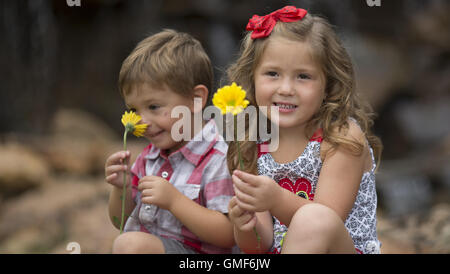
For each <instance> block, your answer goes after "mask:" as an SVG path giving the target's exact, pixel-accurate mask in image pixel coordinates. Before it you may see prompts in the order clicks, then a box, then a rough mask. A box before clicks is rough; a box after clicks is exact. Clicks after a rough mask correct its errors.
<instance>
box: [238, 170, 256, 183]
mask: <svg viewBox="0 0 450 274" xmlns="http://www.w3.org/2000/svg"><path fill="white" fill-rule="evenodd" d="M233 175H235V176H237V177H238V178H239V179H241V180H242V181H244V182H246V183H248V184H250V185H251V186H257V185H258V182H259V178H258V176H257V175H253V174H250V173H247V172H245V171H241V170H237V169H236V170H234V171H233Z"/></svg>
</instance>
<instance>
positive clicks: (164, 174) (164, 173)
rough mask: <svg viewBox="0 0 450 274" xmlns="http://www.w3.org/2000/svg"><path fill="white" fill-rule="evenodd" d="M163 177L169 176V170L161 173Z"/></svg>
mask: <svg viewBox="0 0 450 274" xmlns="http://www.w3.org/2000/svg"><path fill="white" fill-rule="evenodd" d="M161 177H163V178H164V179H166V178H167V177H169V172H167V171H163V172H162V173H161Z"/></svg>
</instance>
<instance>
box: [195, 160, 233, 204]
mask: <svg viewBox="0 0 450 274" xmlns="http://www.w3.org/2000/svg"><path fill="white" fill-rule="evenodd" d="M216 156H217V157H215V158H213V159H211V161H210V162H209V163H208V166H207V167H206V169H205V171H204V173H203V176H202V185H203V186H204V187H203V193H202V195H203V198H204V203H205V205H206V207H207V208H209V209H212V210H217V211H220V212H222V213H228V203H229V202H230V200H231V198H232V197H233V196H234V190H233V182H232V180H231V175H230V172H229V171H228V166H227V159H226V155H223V154H216Z"/></svg>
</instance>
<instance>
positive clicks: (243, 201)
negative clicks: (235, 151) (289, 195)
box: [232, 170, 281, 212]
mask: <svg viewBox="0 0 450 274" xmlns="http://www.w3.org/2000/svg"><path fill="white" fill-rule="evenodd" d="M232 180H233V186H234V192H235V193H236V198H237V200H236V203H237V204H238V205H239V207H240V208H241V209H242V210H246V211H251V212H262V211H266V210H268V211H270V210H271V209H272V208H273V206H274V205H275V203H276V202H277V201H278V199H277V196H278V193H280V190H281V188H280V187H279V186H278V184H277V183H276V182H275V181H274V180H272V179H271V178H269V177H267V176H262V175H259V176H257V175H253V174H250V173H247V172H243V171H240V170H235V171H233V175H232Z"/></svg>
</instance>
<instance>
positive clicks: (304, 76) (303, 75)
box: [298, 73, 311, 79]
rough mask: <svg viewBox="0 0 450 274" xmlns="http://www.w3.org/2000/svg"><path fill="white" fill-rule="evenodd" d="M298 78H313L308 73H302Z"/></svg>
mask: <svg viewBox="0 0 450 274" xmlns="http://www.w3.org/2000/svg"><path fill="white" fill-rule="evenodd" d="M298 78H300V79H311V76H309V75H308V74H305V73H301V74H299V75H298Z"/></svg>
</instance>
